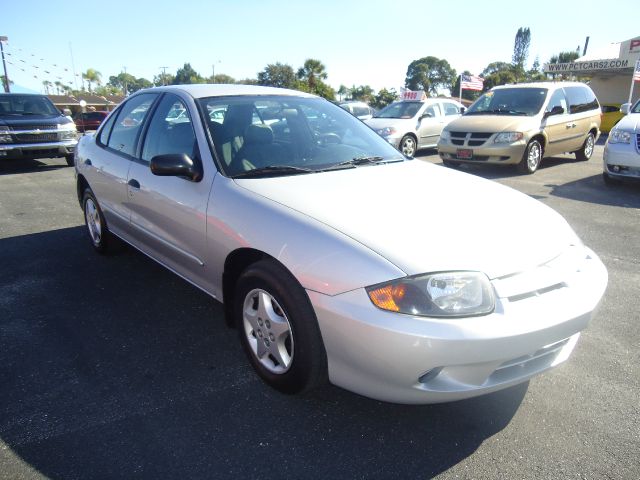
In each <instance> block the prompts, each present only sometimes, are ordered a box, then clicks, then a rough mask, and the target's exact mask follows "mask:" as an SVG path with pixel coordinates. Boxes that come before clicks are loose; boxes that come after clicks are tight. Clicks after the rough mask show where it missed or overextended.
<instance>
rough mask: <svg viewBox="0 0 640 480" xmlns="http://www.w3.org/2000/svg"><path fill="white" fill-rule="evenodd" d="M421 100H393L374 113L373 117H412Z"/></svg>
mask: <svg viewBox="0 0 640 480" xmlns="http://www.w3.org/2000/svg"><path fill="white" fill-rule="evenodd" d="M420 107H422V102H394V103H392V104H391V105H387V106H386V107H384V108H383V109H382V110H380V111H379V112H378V113H376V114H375V115H374V117H375V118H413V117H415V115H416V113H418V110H420Z"/></svg>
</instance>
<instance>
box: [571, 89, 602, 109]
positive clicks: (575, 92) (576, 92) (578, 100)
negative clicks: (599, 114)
mask: <svg viewBox="0 0 640 480" xmlns="http://www.w3.org/2000/svg"><path fill="white" fill-rule="evenodd" d="M564 91H565V93H566V94H567V98H568V100H569V112H570V113H580V112H588V111H589V110H595V109H597V108H598V107H599V105H598V100H597V99H596V96H595V95H594V94H593V92H592V91H591V90H590V89H589V88H587V87H582V86H574V87H564Z"/></svg>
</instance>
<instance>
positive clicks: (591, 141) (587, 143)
mask: <svg viewBox="0 0 640 480" xmlns="http://www.w3.org/2000/svg"><path fill="white" fill-rule="evenodd" d="M595 144H596V137H594V135H593V133H591V132H589V134H588V135H587V138H585V140H584V143H583V144H582V148H581V149H580V150H578V151H577V152H576V158H577V159H578V160H580V161H583V162H586V161H587V160H589V159H590V158H591V155H593V149H594V147H595Z"/></svg>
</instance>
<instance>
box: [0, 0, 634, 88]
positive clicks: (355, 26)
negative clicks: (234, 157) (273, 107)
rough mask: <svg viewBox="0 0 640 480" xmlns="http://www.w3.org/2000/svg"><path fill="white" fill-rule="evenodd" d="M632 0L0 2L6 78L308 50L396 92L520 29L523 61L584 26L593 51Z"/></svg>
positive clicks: (206, 69)
mask: <svg viewBox="0 0 640 480" xmlns="http://www.w3.org/2000/svg"><path fill="white" fill-rule="evenodd" d="M636 2H637V0H617V1H616V2H614V3H615V7H614V6H610V5H607V4H606V3H605V2H602V1H592V0H583V1H580V2H574V1H570V2H559V1H557V0H556V1H550V0H538V1H535V0H534V1H528V2H516V1H510V2H509V1H504V2H502V1H495V2H469V3H468V4H467V2H465V1H458V2H453V3H449V2H446V1H439V2H434V1H426V0H423V1H405V0H391V1H390V0H385V1H382V0H369V1H360V0H341V1H338V0H325V1H311V0H286V1H285V0H245V1H242V0H235V1H231V0H224V1H223V0H211V1H204V0H203V1H196V0H181V1H175V0H171V1H165V0H155V1H147V0H128V1H122V0H107V1H105V2H88V1H84V2H79V1H75V0H64V1H55V2H52V1H44V0H41V1H35V0H20V1H16V0H0V36H6V37H8V42H7V43H5V44H4V50H5V58H6V60H7V61H8V62H9V63H7V70H8V75H9V79H10V80H12V81H13V82H14V84H15V85H16V86H21V87H25V88H29V89H31V90H35V91H39V92H42V91H43V85H42V81H43V80H49V81H51V82H55V81H56V80H58V81H62V82H63V83H65V84H69V83H70V82H71V86H72V87H73V88H76V84H77V87H80V80H79V77H78V76H76V77H74V75H73V72H74V71H75V73H76V74H80V72H85V71H86V70H87V69H88V68H93V69H95V70H97V71H99V72H100V73H101V74H102V80H103V83H106V82H107V81H108V79H109V76H111V75H117V74H118V73H121V72H123V71H125V70H126V72H127V73H130V74H132V75H134V76H135V77H144V78H147V79H148V80H153V77H154V75H158V74H159V73H161V67H167V68H166V71H167V73H172V74H175V72H176V70H177V69H178V68H180V67H182V66H183V65H184V63H187V62H188V63H190V64H191V66H192V67H193V68H194V69H195V70H196V71H197V72H198V73H200V74H201V75H202V76H210V75H211V74H212V72H213V71H214V70H215V73H216V74H220V73H224V74H227V75H230V76H232V77H234V78H235V79H237V80H239V79H244V78H256V76H257V74H258V72H260V71H262V70H264V68H265V67H266V66H267V65H268V64H272V63H276V62H280V63H284V64H289V65H291V66H292V67H293V68H294V70H296V71H297V69H298V68H299V67H300V66H302V64H303V63H304V61H305V59H307V58H315V59H318V60H320V61H321V62H322V63H323V64H324V65H325V67H326V71H327V73H328V79H327V83H329V85H331V86H332V87H334V88H335V89H336V90H337V89H338V87H339V86H340V85H341V84H344V85H346V86H347V87H351V86H353V85H356V86H359V85H370V86H371V87H372V88H373V89H374V90H376V91H378V90H379V89H381V88H395V89H396V90H399V88H400V87H401V86H403V85H404V80H405V76H406V72H407V67H408V66H409V64H410V63H411V62H412V61H413V60H417V59H419V58H422V57H426V56H435V57H438V58H441V59H445V60H447V61H448V62H449V63H450V64H451V66H452V67H453V68H454V69H455V70H456V71H457V72H458V73H460V72H462V71H464V70H469V71H470V72H471V73H472V74H480V73H481V72H482V70H483V69H484V68H485V67H486V66H487V65H488V64H489V63H491V62H494V61H504V62H510V61H511V55H512V53H513V43H514V39H515V35H516V32H517V30H518V28H520V27H528V28H529V29H530V31H531V45H530V48H529V58H528V66H530V65H531V64H532V63H533V61H534V59H535V58H536V57H538V58H539V61H540V64H543V63H546V62H547V61H548V59H549V58H550V57H551V56H552V55H554V54H557V53H559V52H560V51H568V50H576V48H577V47H578V46H579V47H580V49H581V50H582V48H583V46H584V43H585V38H586V37H587V36H589V37H590V40H589V51H591V50H592V49H597V48H598V47H604V46H606V45H607V44H609V43H612V42H620V41H624V40H628V39H630V38H633V37H636V36H639V35H640V26H639V25H638V22H637V15H636V11H637V8H636V7H637V4H636ZM45 72H49V73H45ZM74 78H75V81H74Z"/></svg>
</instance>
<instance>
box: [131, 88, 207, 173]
mask: <svg viewBox="0 0 640 480" xmlns="http://www.w3.org/2000/svg"><path fill="white" fill-rule="evenodd" d="M197 152H198V149H197V144H196V135H195V132H194V131H193V124H192V122H191V116H190V115H189V110H187V106H186V105H185V104H184V103H183V102H182V100H180V98H178V97H177V96H175V95H171V94H168V95H165V96H164V97H163V99H162V100H161V101H160V104H159V105H158V108H157V109H156V111H155V113H154V114H153V117H152V118H151V123H150V124H149V129H148V130H147V134H146V137H145V140H144V147H143V148H142V160H144V161H145V162H150V161H151V159H152V158H153V157H155V156H156V155H167V154H171V153H185V154H187V155H189V157H191V158H192V159H195V158H196V156H197Z"/></svg>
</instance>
